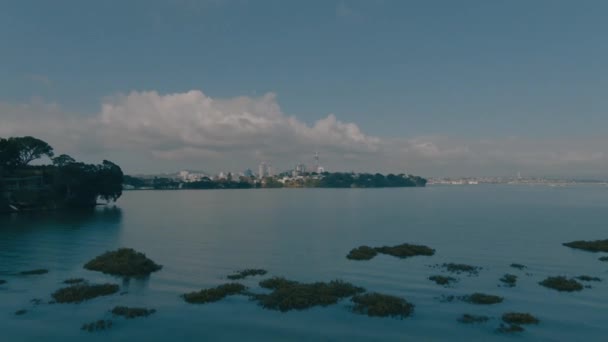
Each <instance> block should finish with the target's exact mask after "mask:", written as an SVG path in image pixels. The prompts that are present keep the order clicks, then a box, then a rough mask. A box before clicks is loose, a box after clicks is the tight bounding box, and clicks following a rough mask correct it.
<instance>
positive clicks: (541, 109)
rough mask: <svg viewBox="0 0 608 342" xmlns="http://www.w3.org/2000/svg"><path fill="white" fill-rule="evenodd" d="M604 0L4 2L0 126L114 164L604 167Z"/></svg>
mask: <svg viewBox="0 0 608 342" xmlns="http://www.w3.org/2000/svg"><path fill="white" fill-rule="evenodd" d="M607 16H608V2H607V1H603V0H595V1H594V0H586V1H562V0H531V1H528V0H525V1H524V0H513V1H498V0H478V1H473V0H462V1H450V0H445V1H438V0H429V1H401V0H392V1H391V0H375V1H374V0H367V1H356V0H351V1H348V0H309V1H301V0H300V1H294V0H256V1H253V0H223V1H222V0H208V1H203V0H201V1H195V0H173V1H158V0H145V1H144V0H128V1H124V0H121V1H116V0H104V1H95V0H90V1H80V0H74V1H66V0H55V1H32V0H14V1H13V0H0V137H8V136H23V135H33V136H36V137H39V138H41V139H43V140H45V141H47V142H49V143H50V144H51V145H52V146H54V147H55V150H56V152H57V153H67V154H70V155H72V156H73V157H75V158H77V159H81V160H84V161H87V162H100V161H101V160H103V159H108V160H111V161H113V162H116V163H117V164H119V165H121V167H122V168H123V170H124V171H125V172H127V173H157V172H172V171H178V170H181V169H192V170H204V171H207V172H219V171H237V172H238V171H242V170H244V169H246V168H251V169H254V170H255V169H256V168H257V165H258V164H259V163H260V162H262V161H266V162H270V163H272V165H273V166H274V167H275V169H277V170H283V169H289V168H292V167H293V166H294V165H295V164H296V163H300V162H302V163H305V164H308V165H311V164H312V163H313V156H314V153H315V152H317V151H318V152H319V154H320V158H321V164H322V165H323V166H324V167H325V168H326V169H327V170H330V171H356V172H363V171H366V172H394V173H401V172H406V173H414V174H418V175H422V176H454V177H456V176H515V175H516V174H517V172H521V174H522V175H523V176H551V177H574V178H602V179H605V178H608V134H607V128H608V96H607V91H608V20H606V17H607Z"/></svg>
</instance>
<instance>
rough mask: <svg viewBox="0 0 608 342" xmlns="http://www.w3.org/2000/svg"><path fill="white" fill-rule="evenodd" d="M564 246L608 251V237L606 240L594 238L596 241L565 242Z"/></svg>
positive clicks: (590, 250) (591, 250)
mask: <svg viewBox="0 0 608 342" xmlns="http://www.w3.org/2000/svg"><path fill="white" fill-rule="evenodd" d="M563 245H564V246H567V247H570V248H575V249H582V250H584V251H588V252H594V253H595V252H608V239H606V240H594V241H583V240H578V241H572V242H566V243H564V244H563Z"/></svg>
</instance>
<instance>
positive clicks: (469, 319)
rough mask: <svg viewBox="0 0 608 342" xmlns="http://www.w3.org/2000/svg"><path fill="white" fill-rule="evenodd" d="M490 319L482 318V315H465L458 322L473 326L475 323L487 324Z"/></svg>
mask: <svg viewBox="0 0 608 342" xmlns="http://www.w3.org/2000/svg"><path fill="white" fill-rule="evenodd" d="M489 319H490V317H488V316H480V315H471V314H463V315H462V316H460V318H458V322H460V323H464V324H473V323H485V322H487V321H488V320H489Z"/></svg>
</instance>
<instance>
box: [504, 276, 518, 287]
mask: <svg viewBox="0 0 608 342" xmlns="http://www.w3.org/2000/svg"><path fill="white" fill-rule="evenodd" d="M500 281H501V282H502V283H503V284H505V286H508V287H513V286H515V284H516V283H517V276H516V275H513V274H508V273H507V274H505V275H504V276H502V278H500Z"/></svg>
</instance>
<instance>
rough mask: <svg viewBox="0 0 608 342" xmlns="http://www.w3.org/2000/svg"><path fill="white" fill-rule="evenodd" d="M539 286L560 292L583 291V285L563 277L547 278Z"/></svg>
mask: <svg viewBox="0 0 608 342" xmlns="http://www.w3.org/2000/svg"><path fill="white" fill-rule="evenodd" d="M539 284H540V285H542V286H544V287H547V288H550V289H554V290H557V291H560V292H574V291H581V290H582V289H583V284H581V283H579V282H578V281H576V280H575V279H570V278H566V277H564V276H558V277H548V278H546V279H545V280H543V281H541V282H540V283H539Z"/></svg>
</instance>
